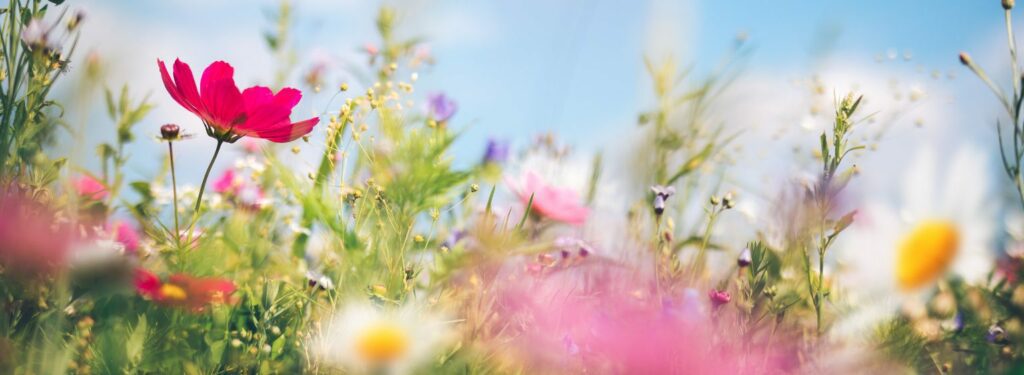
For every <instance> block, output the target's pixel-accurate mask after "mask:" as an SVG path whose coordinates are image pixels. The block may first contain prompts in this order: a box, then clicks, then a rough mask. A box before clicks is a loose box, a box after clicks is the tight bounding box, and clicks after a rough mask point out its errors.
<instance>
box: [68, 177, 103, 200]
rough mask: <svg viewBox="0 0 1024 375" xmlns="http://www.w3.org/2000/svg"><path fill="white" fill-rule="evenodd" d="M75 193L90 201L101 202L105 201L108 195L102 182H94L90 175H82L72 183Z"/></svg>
mask: <svg viewBox="0 0 1024 375" xmlns="http://www.w3.org/2000/svg"><path fill="white" fill-rule="evenodd" d="M73 184H74V187H75V191H77V192H78V195H79V196H81V197H82V198H86V199H92V200H103V199H106V198H107V196H108V195H109V194H110V193H109V192H108V191H107V187H106V186H104V185H103V183H102V182H99V180H96V179H95V178H93V177H92V176H90V175H87V174H83V175H81V176H79V177H78V178H77V179H75V180H74V181H73Z"/></svg>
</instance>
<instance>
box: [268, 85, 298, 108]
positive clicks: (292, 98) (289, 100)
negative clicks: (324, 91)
mask: <svg viewBox="0 0 1024 375" xmlns="http://www.w3.org/2000/svg"><path fill="white" fill-rule="evenodd" d="M301 99H302V91H299V90H296V89H293V88H291V87H285V88H283V89H281V91H278V92H277V95H274V104H276V105H279V106H283V107H286V108H288V110H289V111H291V109H292V108H295V106H296V105H298V104H299V100H301Z"/></svg>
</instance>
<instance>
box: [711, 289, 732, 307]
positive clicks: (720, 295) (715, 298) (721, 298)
mask: <svg viewBox="0 0 1024 375" xmlns="http://www.w3.org/2000/svg"><path fill="white" fill-rule="evenodd" d="M708 298H710V299H711V305H712V306H713V307H714V308H716V309H717V308H719V307H721V306H722V305H724V304H727V303H729V301H731V300H732V296H730V295H729V292H726V291H724V290H715V289H712V290H711V291H709V292H708Z"/></svg>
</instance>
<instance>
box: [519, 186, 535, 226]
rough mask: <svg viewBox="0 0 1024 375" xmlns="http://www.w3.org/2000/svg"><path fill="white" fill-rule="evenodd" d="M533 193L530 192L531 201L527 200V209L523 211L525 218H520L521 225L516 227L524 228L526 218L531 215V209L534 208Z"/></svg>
mask: <svg viewBox="0 0 1024 375" xmlns="http://www.w3.org/2000/svg"><path fill="white" fill-rule="evenodd" d="M533 195H534V194H530V201H529V202H526V210H525V211H523V218H522V219H519V225H516V229H522V228H523V225H525V224H526V218H528V217H530V210H531V209H533Z"/></svg>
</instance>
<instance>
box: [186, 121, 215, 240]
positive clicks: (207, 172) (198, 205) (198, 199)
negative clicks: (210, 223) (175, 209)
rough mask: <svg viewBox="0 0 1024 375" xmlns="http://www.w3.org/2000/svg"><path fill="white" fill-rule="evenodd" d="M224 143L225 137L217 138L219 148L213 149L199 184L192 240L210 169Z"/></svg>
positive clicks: (189, 236)
mask: <svg viewBox="0 0 1024 375" xmlns="http://www.w3.org/2000/svg"><path fill="white" fill-rule="evenodd" d="M222 145H224V140H223V139H218V140H217V148H216V149H214V150H213V157H212V158H210V165H208V166H207V167H206V174H204V175H203V183H202V184H201V185H199V196H198V197H196V208H195V209H194V210H192V223H191V224H189V226H188V231H189V233H188V241H189V242H191V241H192V227H193V226H195V224H196V221H197V220H199V209H200V208H202V204H203V192H205V191H206V180H207V179H209V178H210V171H211V170H213V162H214V161H216V160H217V154H219V153H220V146H222Z"/></svg>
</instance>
